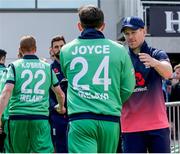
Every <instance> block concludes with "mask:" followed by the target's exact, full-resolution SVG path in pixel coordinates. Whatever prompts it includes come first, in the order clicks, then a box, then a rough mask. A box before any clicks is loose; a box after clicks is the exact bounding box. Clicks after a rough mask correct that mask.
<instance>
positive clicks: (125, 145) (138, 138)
mask: <svg viewBox="0 0 180 154" xmlns="http://www.w3.org/2000/svg"><path fill="white" fill-rule="evenodd" d="M122 149H123V152H124V153H147V152H149V153H170V138H169V128H164V129H157V130H150V131H142V132H132V133H122Z"/></svg>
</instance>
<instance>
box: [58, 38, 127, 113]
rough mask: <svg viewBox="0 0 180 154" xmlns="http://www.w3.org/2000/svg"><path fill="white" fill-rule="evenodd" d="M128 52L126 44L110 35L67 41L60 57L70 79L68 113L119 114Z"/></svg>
mask: <svg viewBox="0 0 180 154" xmlns="http://www.w3.org/2000/svg"><path fill="white" fill-rule="evenodd" d="M127 56H128V53H127V51H126V50H125V48H124V47H123V46H121V45H119V44H117V43H115V42H114V41H111V40H109V39H75V40H74V41H72V42H71V43H69V44H67V45H65V46H64V47H63V48H62V50H61V60H60V61H61V65H62V69H64V68H66V69H64V70H63V71H64V73H65V75H66V77H67V79H68V92H67V93H68V98H67V99H68V103H67V104H68V113H69V114H74V113H81V112H93V113H97V114H105V115H106V114H107V115H115V116H119V115H120V110H121V105H122V102H121V96H120V89H121V84H122V81H121V80H122V76H123V75H124V74H123V69H124V67H125V66H124V65H125V63H126V60H127ZM128 58H129V57H128ZM65 70H66V71H65ZM128 71H130V70H128ZM130 82H131V81H130Z"/></svg>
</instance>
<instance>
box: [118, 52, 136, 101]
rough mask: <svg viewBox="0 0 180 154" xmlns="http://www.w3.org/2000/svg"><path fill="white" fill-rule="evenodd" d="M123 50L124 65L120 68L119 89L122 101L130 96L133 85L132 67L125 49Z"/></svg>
mask: <svg viewBox="0 0 180 154" xmlns="http://www.w3.org/2000/svg"><path fill="white" fill-rule="evenodd" d="M125 52H126V55H125V61H124V66H123V69H122V77H121V89H120V95H121V99H122V103H124V102H125V101H126V100H127V99H128V98H129V97H130V96H131V94H132V93H133V90H134V87H135V75H134V68H133V65H132V62H131V59H130V57H129V55H128V53H127V51H125Z"/></svg>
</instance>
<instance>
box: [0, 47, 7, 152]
mask: <svg viewBox="0 0 180 154" xmlns="http://www.w3.org/2000/svg"><path fill="white" fill-rule="evenodd" d="M6 54H7V52H6V51H5V50H3V49H0V94H1V92H2V89H3V87H4V82H3V81H4V74H5V73H6V72H7V70H6V66H5V59H6ZM5 136H6V135H5V133H4V129H1V128H0V152H4V139H5Z"/></svg>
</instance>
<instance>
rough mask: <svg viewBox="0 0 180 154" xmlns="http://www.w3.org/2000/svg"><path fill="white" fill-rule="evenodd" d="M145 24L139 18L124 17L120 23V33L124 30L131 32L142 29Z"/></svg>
mask: <svg viewBox="0 0 180 154" xmlns="http://www.w3.org/2000/svg"><path fill="white" fill-rule="evenodd" d="M144 26H145V24H144V22H143V20H142V19H141V18H139V17H126V18H124V20H123V21H122V28H121V32H123V31H124V29H125V28H131V29H133V30H137V29H139V28H144Z"/></svg>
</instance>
